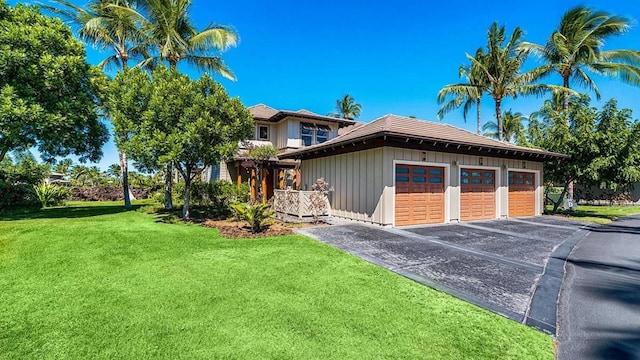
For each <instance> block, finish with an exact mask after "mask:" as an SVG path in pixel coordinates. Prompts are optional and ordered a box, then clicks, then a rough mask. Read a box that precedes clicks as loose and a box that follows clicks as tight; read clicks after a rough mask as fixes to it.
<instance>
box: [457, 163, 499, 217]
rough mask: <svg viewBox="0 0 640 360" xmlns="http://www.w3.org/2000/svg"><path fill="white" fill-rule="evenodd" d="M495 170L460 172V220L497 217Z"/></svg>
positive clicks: (463, 170) (464, 170)
mask: <svg viewBox="0 0 640 360" xmlns="http://www.w3.org/2000/svg"><path fill="white" fill-rule="evenodd" d="M495 183H496V172H495V170H483V169H462V170H460V220H461V221H469V220H484V219H493V218H495V217H496V184H495Z"/></svg>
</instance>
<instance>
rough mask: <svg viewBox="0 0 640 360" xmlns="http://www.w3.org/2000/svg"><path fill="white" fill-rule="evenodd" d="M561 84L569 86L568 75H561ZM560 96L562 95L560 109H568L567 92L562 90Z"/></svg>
mask: <svg viewBox="0 0 640 360" xmlns="http://www.w3.org/2000/svg"><path fill="white" fill-rule="evenodd" d="M562 86H564V87H566V88H567V89H568V88H569V76H563V77H562ZM562 96H563V104H562V110H564V111H569V92H568V91H563V92H562Z"/></svg>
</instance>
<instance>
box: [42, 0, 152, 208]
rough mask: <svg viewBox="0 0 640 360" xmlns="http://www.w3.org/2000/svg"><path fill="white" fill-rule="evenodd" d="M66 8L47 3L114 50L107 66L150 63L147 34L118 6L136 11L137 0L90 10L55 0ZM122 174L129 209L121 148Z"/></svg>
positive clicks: (106, 2) (103, 0) (111, 0)
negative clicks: (136, 62) (133, 62)
mask: <svg viewBox="0 0 640 360" xmlns="http://www.w3.org/2000/svg"><path fill="white" fill-rule="evenodd" d="M54 1H55V2H56V3H58V4H60V5H62V8H56V7H52V6H47V7H46V9H48V10H50V11H52V12H54V13H56V14H59V15H61V16H62V17H64V18H66V19H68V20H70V21H71V23H72V24H73V25H75V26H76V27H78V33H79V34H80V37H81V38H82V39H83V40H85V41H88V42H90V43H91V44H92V45H94V46H96V47H99V48H102V49H112V50H113V54H112V55H110V56H108V57H107V58H106V59H104V60H103V61H101V62H100V64H99V66H100V67H101V68H103V69H105V68H108V67H109V66H110V65H116V66H118V67H120V68H121V69H122V70H123V71H126V70H127V68H128V66H129V64H128V63H129V60H131V59H137V60H139V63H138V65H140V66H143V65H149V64H150V61H151V60H150V57H149V53H148V51H147V36H146V34H145V33H144V32H143V31H142V30H141V29H140V28H139V27H138V26H137V24H136V23H135V22H134V21H133V20H132V19H131V18H130V17H129V16H127V14H126V13H123V12H122V11H117V10H116V9H114V7H117V8H118V9H130V10H131V11H135V9H137V8H138V6H139V4H138V1H137V0H92V2H90V3H89V4H88V5H87V7H86V9H85V8H82V7H79V6H77V5H74V4H72V3H70V2H68V1H65V0H54ZM115 135H116V143H119V142H126V141H127V139H126V135H124V134H115ZM118 158H119V160H120V169H121V176H122V190H123V194H124V206H125V208H131V198H130V197H129V194H130V192H129V161H128V160H127V154H126V153H125V152H124V151H122V150H120V149H119V150H118Z"/></svg>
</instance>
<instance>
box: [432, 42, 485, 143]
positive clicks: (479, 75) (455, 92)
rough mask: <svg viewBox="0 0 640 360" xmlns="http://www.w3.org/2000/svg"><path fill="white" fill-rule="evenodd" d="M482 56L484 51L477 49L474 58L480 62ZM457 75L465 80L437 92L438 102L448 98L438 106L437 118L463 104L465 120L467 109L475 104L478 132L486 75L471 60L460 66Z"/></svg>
mask: <svg viewBox="0 0 640 360" xmlns="http://www.w3.org/2000/svg"><path fill="white" fill-rule="evenodd" d="M483 57H484V51H483V50H482V49H478V50H477V51H476V55H475V56H474V58H475V59H476V60H477V61H478V62H482V61H483ZM458 76H459V77H460V78H464V79H466V80H467V82H466V83H459V84H450V85H447V86H445V87H443V88H442V90H440V91H439V92H438V104H444V102H445V101H447V99H450V100H449V101H448V102H447V103H446V104H444V105H443V106H442V107H441V108H440V110H438V118H439V119H440V120H442V119H443V118H444V116H445V115H446V114H447V113H449V112H451V111H453V110H454V109H457V108H459V107H460V106H463V107H462V109H463V112H462V116H463V118H464V120H465V121H467V113H468V112H469V109H471V107H472V106H473V105H475V107H476V120H477V131H478V134H480V129H481V126H482V120H481V117H480V103H481V100H482V95H483V93H484V92H485V90H486V83H487V81H486V77H485V76H484V73H483V72H482V70H481V69H480V67H479V66H478V65H476V63H475V62H472V63H471V65H469V66H460V69H459V70H458Z"/></svg>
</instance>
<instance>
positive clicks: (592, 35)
mask: <svg viewBox="0 0 640 360" xmlns="http://www.w3.org/2000/svg"><path fill="white" fill-rule="evenodd" d="M629 26H630V20H629V19H627V18H624V17H620V16H615V15H610V14H608V13H606V12H604V11H595V10H593V9H590V8H588V7H585V6H582V5H579V6H576V7H574V8H572V9H570V10H569V11H567V12H566V13H565V14H564V15H563V16H562V19H561V20H560V25H559V26H558V28H557V29H556V30H555V31H554V32H553V33H552V34H551V36H550V37H549V39H548V40H547V42H546V44H545V45H538V44H533V43H528V42H524V43H522V45H521V48H522V49H524V50H526V51H531V52H533V53H534V54H536V55H538V56H539V57H540V58H542V60H543V61H544V62H545V64H544V65H542V66H540V67H539V68H538V69H537V70H536V71H537V72H538V75H539V76H540V77H541V76H546V75H548V74H550V73H552V72H557V73H558V74H560V76H561V77H562V85H563V86H564V87H565V88H567V89H568V88H569V87H570V85H571V84H570V82H571V81H573V82H575V83H578V84H579V85H582V86H585V87H586V88H588V89H590V90H593V91H594V92H595V94H596V97H597V98H598V99H600V91H599V90H598V87H597V86H596V83H595V82H594V81H593V79H592V78H591V77H590V76H589V74H588V72H593V73H596V74H603V75H607V76H612V77H617V78H619V79H620V80H622V81H624V82H626V83H629V84H633V85H640V67H639V66H640V51H637V50H625V49H622V50H607V51H604V50H603V49H602V47H603V46H604V43H605V41H606V40H607V39H608V38H611V37H614V36H618V35H622V34H623V33H625V32H626V31H627V30H628V29H629ZM563 95H564V99H563V101H564V103H563V109H564V110H565V111H567V110H568V109H569V99H570V95H572V94H570V92H569V91H567V90H565V91H563Z"/></svg>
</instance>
